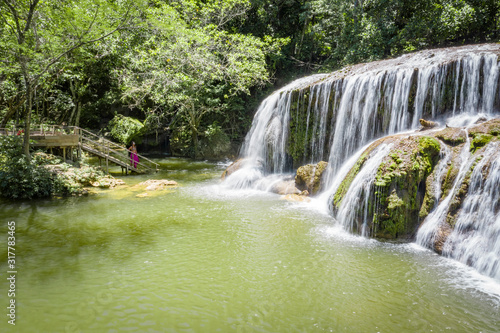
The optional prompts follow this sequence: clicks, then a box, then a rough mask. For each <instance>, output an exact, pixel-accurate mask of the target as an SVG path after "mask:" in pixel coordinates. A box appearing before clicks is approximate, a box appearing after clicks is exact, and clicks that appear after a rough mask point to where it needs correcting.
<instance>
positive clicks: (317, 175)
mask: <svg viewBox="0 0 500 333" xmlns="http://www.w3.org/2000/svg"><path fill="white" fill-rule="evenodd" d="M327 166H328V163H327V162H324V161H321V162H319V163H318V164H307V165H304V166H301V167H300V168H298V169H297V174H296V176H295V186H296V187H297V189H299V190H300V191H308V192H309V193H310V194H311V195H315V194H317V193H318V192H319V191H320V190H321V186H322V176H323V173H324V171H325V170H326V167H327Z"/></svg>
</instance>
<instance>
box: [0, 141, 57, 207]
mask: <svg viewBox="0 0 500 333" xmlns="http://www.w3.org/2000/svg"><path fill="white" fill-rule="evenodd" d="M22 140H23V138H22V137H21V136H0V147H1V151H0V195H1V196H3V197H7V198H13V199H17V198H19V199H31V198H36V197H46V196H50V195H51V194H52V190H53V175H52V173H51V172H50V171H48V170H47V169H45V168H44V167H43V166H41V165H39V164H38V163H39V162H40V161H39V160H38V159H36V158H34V159H32V160H30V161H28V160H27V159H26V157H25V156H24V154H23V144H22Z"/></svg>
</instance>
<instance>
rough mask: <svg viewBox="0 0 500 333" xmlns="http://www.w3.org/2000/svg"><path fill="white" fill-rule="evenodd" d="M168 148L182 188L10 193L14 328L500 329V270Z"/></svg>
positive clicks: (0, 205) (167, 169)
mask: <svg viewBox="0 0 500 333" xmlns="http://www.w3.org/2000/svg"><path fill="white" fill-rule="evenodd" d="M158 161H159V163H161V165H162V168H163V170H164V171H162V172H160V173H158V174H155V175H150V176H149V178H158V179H161V178H166V179H171V180H176V181H177V182H179V184H180V185H181V186H180V187H179V188H177V189H176V190H174V191H169V192H163V193H161V194H158V195H152V196H150V197H145V198H138V197H136V195H137V194H140V193H141V192H142V191H138V190H133V189H131V188H129V187H128V188H122V189H115V190H100V191H98V192H97V194H95V195H91V196H87V197H72V198H61V199H53V200H36V201H25V202H14V203H13V202H6V201H2V202H0V221H1V222H2V233H3V235H5V236H2V237H3V239H6V237H7V222H8V221H15V222H16V227H17V233H16V238H17V240H16V251H17V253H16V256H17V257H16V259H17V268H18V269H17V271H18V273H17V281H16V305H17V313H16V314H17V318H16V326H15V327H13V326H11V325H9V324H7V319H8V318H7V317H6V314H7V310H6V307H7V306H8V302H9V299H8V297H7V290H8V282H7V281H6V279H5V278H2V283H0V288H1V291H0V295H1V296H0V304H2V306H1V308H3V309H4V314H3V315H2V317H3V318H4V319H3V320H2V322H1V323H0V331H1V332H122V331H129V332H130V331H132V332H442V331H450V332H498V331H500V284H499V283H498V282H495V281H493V280H492V279H489V278H485V277H482V276H480V275H478V274H476V273H475V272H474V271H473V270H471V269H469V268H468V267H464V266H462V265H460V264H457V263H455V262H453V261H451V260H448V259H445V258H442V257H440V256H437V255H435V254H434V253H432V252H430V251H427V250H423V249H421V248H418V247H417V246H415V245H413V244H395V243H382V242H378V241H373V240H367V239H364V238H360V237H357V236H351V235H348V234H346V233H344V232H342V231H340V230H338V229H337V228H335V227H334V221H333V220H332V218H331V217H329V216H327V215H324V214H322V213H320V212H317V211H315V210H313V209H308V207H307V205H305V204H300V205H299V204H296V203H290V202H286V201H283V200H280V197H279V196H278V195H273V194H268V193H262V192H261V193H255V192H253V193H252V192H237V191H229V190H224V189H221V188H220V187H219V186H217V184H218V179H219V176H220V174H221V172H222V171H223V169H224V166H223V165H220V164H212V163H207V162H191V161H188V160H184V159H159V160H158ZM123 179H124V180H125V182H126V183H127V184H128V185H130V186H133V185H134V184H137V183H139V182H141V181H144V180H146V179H148V176H128V177H123ZM2 244H5V241H2ZM0 253H1V255H2V258H3V259H2V264H1V265H0V272H1V274H2V275H1V276H5V273H6V271H7V270H8V268H7V264H6V261H7V260H6V259H7V249H6V245H5V246H4V245H2V248H1V250H0Z"/></svg>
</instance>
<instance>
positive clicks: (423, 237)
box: [416, 133, 474, 248]
mask: <svg viewBox="0 0 500 333" xmlns="http://www.w3.org/2000/svg"><path fill="white" fill-rule="evenodd" d="M466 138H467V141H466V142H465V144H464V146H463V147H462V150H461V151H460V168H459V171H458V174H457V176H456V178H455V180H454V182H453V186H452V188H451V190H450V192H449V193H448V195H447V196H446V198H444V199H443V201H441V202H440V203H439V205H438V206H437V208H436V209H435V210H433V211H432V212H431V213H430V214H429V215H428V216H427V217H426V219H425V220H424V222H423V223H422V225H421V227H420V229H419V230H418V233H417V238H416V242H417V244H419V245H421V246H424V247H428V248H432V247H434V243H435V241H436V239H437V237H438V234H439V232H441V226H442V225H443V224H444V222H445V218H446V214H447V213H448V209H449V207H450V202H451V200H452V199H453V198H454V196H455V194H456V191H457V188H458V187H459V186H460V185H462V182H463V180H464V178H465V176H466V174H467V171H468V170H469V169H470V167H471V166H472V163H474V158H471V153H470V151H469V147H470V140H469V136H468V134H467V133H466Z"/></svg>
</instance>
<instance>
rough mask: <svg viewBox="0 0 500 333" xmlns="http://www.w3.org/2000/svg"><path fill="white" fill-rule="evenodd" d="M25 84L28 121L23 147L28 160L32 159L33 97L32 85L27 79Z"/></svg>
mask: <svg viewBox="0 0 500 333" xmlns="http://www.w3.org/2000/svg"><path fill="white" fill-rule="evenodd" d="M25 82H26V119H25V122H24V142H23V147H24V149H23V150H24V155H25V156H26V159H27V160H30V159H31V155H30V129H31V128H30V126H31V106H32V105H31V104H32V103H33V100H32V98H33V96H32V92H31V84H30V82H29V79H28V78H27V77H25Z"/></svg>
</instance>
